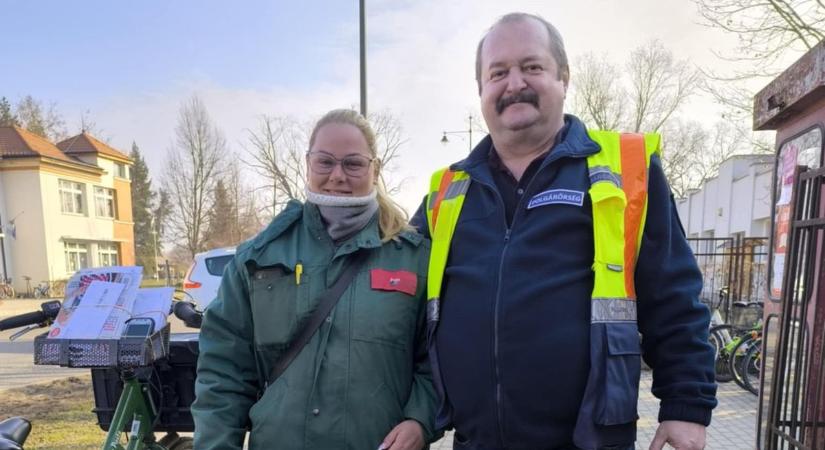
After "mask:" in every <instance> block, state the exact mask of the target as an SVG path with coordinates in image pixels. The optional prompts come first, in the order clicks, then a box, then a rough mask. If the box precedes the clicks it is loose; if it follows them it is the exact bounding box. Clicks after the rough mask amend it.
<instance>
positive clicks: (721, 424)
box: [430, 371, 757, 450]
mask: <svg viewBox="0 0 825 450" xmlns="http://www.w3.org/2000/svg"><path fill="white" fill-rule="evenodd" d="M651 382H652V378H651V373H650V371H643V372H642V381H641V386H639V417H640V419H639V422H638V441H637V442H636V449H637V450H647V449H648V447H649V445H650V441H651V440H653V435H654V434H655V433H656V426H657V425H658V422H657V421H656V417H657V415H658V412H659V400H658V399H656V397H654V396H653V394H651V393H650V384H651ZM717 398H718V399H719V406H717V407H716V409H714V410H713V421H712V422H711V424H710V427H708V440H707V446H706V447H705V448H706V449H707V450H747V449H753V448H755V444H756V407H757V398H756V396H755V395H753V394H751V393H750V392H746V391H745V390H743V389H741V388H740V387H739V386H737V385H736V384H735V383H733V382H730V383H720V384H719V390H718V392H717ZM452 439H453V438H452V432H450V433H448V434H447V435H446V436H445V437H444V439H441V440H440V441H438V442H436V443H435V444H433V445H432V446H431V447H430V449H431V450H451V449H452ZM666 448H669V447H666Z"/></svg>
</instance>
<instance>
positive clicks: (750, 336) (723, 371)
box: [709, 302, 762, 394]
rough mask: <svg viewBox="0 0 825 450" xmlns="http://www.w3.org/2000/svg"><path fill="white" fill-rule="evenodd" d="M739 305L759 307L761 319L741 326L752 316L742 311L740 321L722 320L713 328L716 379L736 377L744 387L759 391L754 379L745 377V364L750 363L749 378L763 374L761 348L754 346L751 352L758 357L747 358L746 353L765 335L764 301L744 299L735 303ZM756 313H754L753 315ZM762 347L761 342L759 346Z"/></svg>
mask: <svg viewBox="0 0 825 450" xmlns="http://www.w3.org/2000/svg"><path fill="white" fill-rule="evenodd" d="M734 307H736V308H742V309H741V310H742V311H744V308H753V309H754V310H756V311H757V314H756V316H757V319H756V321H755V323H753V324H752V325H751V326H749V327H741V326H738V325H739V324H741V323H742V322H743V321H746V320H750V318H749V317H750V316H748V315H747V314H738V316H739V317H744V319H740V320H738V321H737V325H732V324H724V323H723V324H721V325H715V326H712V327H711V328H710V335H709V342H710V343H711V345H712V346H713V348H714V352H715V354H716V359H715V369H716V381H717V382H720V383H726V382H729V381H734V382H735V383H736V384H737V385H739V386H740V387H742V388H743V389H745V390H747V391H749V392H751V393H753V394H758V391H757V390H756V387H755V386H756V384H758V382H754V380H753V379H749V380H748V381H746V380H745V375H743V370H742V369H741V367H742V366H743V364H749V366H748V367H749V368H748V369H747V371H748V372H747V373H746V375H747V376H748V377H749V378H753V377H757V378H758V376H759V374H758V370H759V368H760V367H761V352H759V351H757V350H754V351H753V352H751V353H750V355H751V356H750V357H751V358H754V360H745V359H744V357H745V355H746V354H749V353H748V350H749V349H750V346H751V345H754V344H755V343H757V342H759V343H760V344H761V336H762V320H761V313H759V312H760V311H761V304H760V303H755V302H754V303H744V302H737V303H735V304H734ZM752 315H753V314H751V316H752ZM759 348H760V349H761V345H760V347H759Z"/></svg>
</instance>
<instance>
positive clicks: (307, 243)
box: [192, 110, 437, 450]
mask: <svg viewBox="0 0 825 450" xmlns="http://www.w3.org/2000/svg"><path fill="white" fill-rule="evenodd" d="M306 158H307V164H308V166H309V169H310V170H309V171H308V175H307V192H306V194H307V202H306V203H305V204H300V203H298V202H293V203H290V204H289V205H288V206H287V207H286V209H285V210H284V211H283V212H282V213H281V214H279V215H278V216H277V217H276V218H275V219H274V220H273V221H272V223H271V224H270V225H269V226H268V227H267V229H266V230H264V231H263V232H262V233H261V234H260V235H258V236H257V237H255V238H254V239H252V240H251V241H248V242H247V243H245V244H242V245H241V246H240V247H238V249H237V252H236V254H235V257H234V258H233V259H232V261H230V262H229V263H228V264H227V266H226V269H225V270H224V272H223V279H222V281H221V287H220V289H219V291H218V296H217V298H216V299H215V300H214V301H213V302H212V303H211V304H210V305H209V307H208V308H207V310H206V313H205V316H204V321H203V326H202V327H201V334H200V356H199V361H198V375H197V382H196V388H195V391H196V395H197V399H196V401H195V403H194V404H193V405H192V416H193V418H194V420H195V447H196V448H199V449H207V450H208V449H218V448H220V449H227V448H232V449H240V448H242V445H243V440H244V434H245V431H244V430H245V429H247V427H250V429H251V433H250V436H249V448H250V449H253V450H254V449H263V448H290V449H321V448H323V449H326V448H358V449H361V448H373V449H374V448H384V449H390V450H413V449H421V448H423V447H424V445H425V444H426V442H431V441H433V440H434V439H435V438H436V437H437V435H436V432H435V429H434V423H433V420H434V417H435V407H436V397H435V389H434V387H433V384H432V378H431V375H430V373H431V371H430V367H429V362H428V360H427V347H426V340H427V338H426V322H425V312H426V301H425V286H426V284H427V283H426V271H427V261H428V257H429V245H428V243H427V242H426V241H424V239H423V238H422V237H421V236H420V235H419V234H417V233H416V232H414V231H412V230H411V229H410V228H408V227H407V225H406V217H405V215H404V213H403V211H402V210H401V209H400V208H399V207H398V206H396V205H395V203H393V201H392V200H391V199H390V198H389V196H388V195H387V194H386V192H385V190H384V187H383V184H382V182H381V178H380V171H381V164H380V161H379V160H378V159H377V158H376V146H375V135H374V133H373V131H372V129H371V127H370V125H369V123H367V121H366V120H365V119H364V118H363V117H362V116H360V115H359V114H358V113H356V112H355V111H350V110H334V111H331V112H329V113H327V114H326V115H325V116H324V117H323V118H322V119H321V120H320V121H319V122H318V123H317V124H316V125H315V128H314V130H313V132H312V135H311V137H310V145H309V151H308V152H307V156H306ZM330 286H331V287H330ZM310 324H311V325H310Z"/></svg>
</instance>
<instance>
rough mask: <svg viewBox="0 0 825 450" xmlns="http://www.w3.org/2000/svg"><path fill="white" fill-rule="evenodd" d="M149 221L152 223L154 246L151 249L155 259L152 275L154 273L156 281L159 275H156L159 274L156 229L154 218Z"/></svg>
mask: <svg viewBox="0 0 825 450" xmlns="http://www.w3.org/2000/svg"><path fill="white" fill-rule="evenodd" d="M151 221H152V222H151V225H152V235H153V236H154V246H153V248H154V251H155V259H154V261H153V263H154V265H155V267H154V273H155V279H156V280H157V279H158V278H159V277H160V275H159V274H158V272H159V270H158V229H157V228H156V227H155V217H154V216H152V217H151Z"/></svg>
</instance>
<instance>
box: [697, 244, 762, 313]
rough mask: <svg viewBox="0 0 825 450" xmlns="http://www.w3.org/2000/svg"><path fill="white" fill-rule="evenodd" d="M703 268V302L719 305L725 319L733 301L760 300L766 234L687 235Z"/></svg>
mask: <svg viewBox="0 0 825 450" xmlns="http://www.w3.org/2000/svg"><path fill="white" fill-rule="evenodd" d="M688 244H689V245H690V248H691V250H693V255H694V256H695V257H696V262H697V264H698V265H699V270H700V271H701V272H702V278H703V281H704V283H703V286H702V293H701V296H700V298H701V300H702V302H704V303H706V304H707V305H709V306H711V307H717V308H719V311H720V312H721V314H722V316H723V318H724V319H725V321H728V320H729V319H730V315H731V308H732V305H733V304H734V303H735V302H745V303H751V302H762V301H763V299H764V296H765V293H766V292H767V291H766V283H767V273H768V272H767V270H768V238H765V237H742V236H736V237H729V238H690V239H688Z"/></svg>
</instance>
